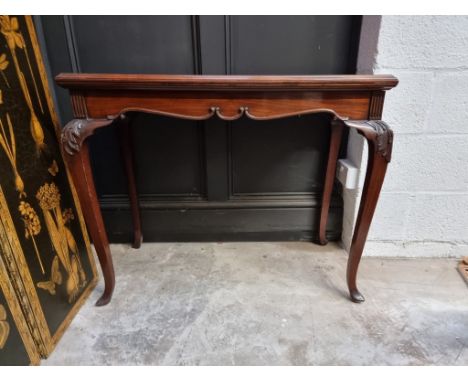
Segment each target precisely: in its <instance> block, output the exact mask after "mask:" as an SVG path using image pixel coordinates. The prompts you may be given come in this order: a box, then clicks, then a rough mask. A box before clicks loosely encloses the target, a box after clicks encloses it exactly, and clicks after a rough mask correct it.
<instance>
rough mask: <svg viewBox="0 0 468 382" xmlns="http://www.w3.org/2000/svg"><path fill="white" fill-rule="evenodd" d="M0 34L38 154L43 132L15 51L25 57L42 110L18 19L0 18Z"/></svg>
mask: <svg viewBox="0 0 468 382" xmlns="http://www.w3.org/2000/svg"><path fill="white" fill-rule="evenodd" d="M0 32H1V33H2V34H3V35H4V36H5V39H6V41H7V45H8V48H9V50H10V53H11V56H12V58H13V64H14V66H15V69H16V73H17V75H18V79H19V81H20V86H21V90H22V91H23V95H24V98H25V99H26V103H27V105H28V108H29V111H30V114H31V116H30V121H29V125H30V129H31V135H32V137H33V139H34V142H35V144H36V150H37V153H38V154H39V153H40V152H41V151H42V150H44V149H45V147H46V146H45V143H44V131H43V129H42V126H41V123H40V122H39V119H38V118H37V115H36V112H35V110H34V106H33V103H32V99H31V94H30V93H29V89H28V85H27V83H26V78H25V77H24V73H23V71H22V70H21V67H20V64H19V61H18V56H17V53H16V50H17V49H20V50H23V51H24V54H25V56H26V61H27V63H28V67H29V72H30V74H31V78H32V81H33V84H34V90H35V92H36V98H37V101H38V103H39V106H40V108H41V111H42V113H44V108H43V106H42V101H41V97H40V96H39V90H38V88H37V83H36V79H35V77H34V73H33V70H32V67H31V61H30V59H29V53H28V48H27V46H26V42H25V40H24V37H23V35H22V33H21V31H20V29H19V23H18V19H17V18H16V17H10V16H0Z"/></svg>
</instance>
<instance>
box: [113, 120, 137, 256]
mask: <svg viewBox="0 0 468 382" xmlns="http://www.w3.org/2000/svg"><path fill="white" fill-rule="evenodd" d="M130 125H131V118H130V117H128V116H125V115H123V116H122V118H121V119H120V121H119V124H118V130H119V138H120V147H121V151H122V157H123V161H124V165H125V173H126V175H127V184H128V197H129V199H130V209H131V211H132V221H133V245H132V246H133V248H140V246H141V242H142V241H143V234H142V229H141V217H140V206H139V202H138V192H137V188H136V180H135V164H134V163H135V162H134V157H133V139H132V134H131V131H130Z"/></svg>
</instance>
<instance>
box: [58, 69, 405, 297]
mask: <svg viewBox="0 0 468 382" xmlns="http://www.w3.org/2000/svg"><path fill="white" fill-rule="evenodd" d="M55 80H56V82H57V84H58V85H60V86H62V87H64V88H66V89H68V90H69V92H70V96H71V103H72V108H73V115H74V119H73V120H71V121H70V122H69V123H68V124H67V125H66V126H65V127H64V128H63V130H62V137H61V141H62V142H61V144H62V148H63V152H64V156H65V159H66V161H67V163H68V167H69V171H70V173H71V176H72V179H73V181H74V183H75V187H76V189H77V193H78V197H79V199H80V202H81V205H82V209H83V213H84V218H85V221H86V224H87V226H88V229H89V232H90V235H91V238H92V240H93V243H94V247H95V249H96V253H97V255H98V258H99V262H100V264H101V267H102V271H103V275H104V280H105V290H104V293H103V295H102V296H101V297H100V299H99V300H98V301H97V303H96V305H105V304H107V303H109V301H110V300H111V297H112V293H113V291H114V286H115V274H114V267H113V263H112V256H111V253H110V249H109V242H108V239H107V234H106V230H105V227H104V222H103V218H102V215H101V210H100V208H99V202H98V198H97V195H96V190H95V187H94V181H93V174H92V171H91V166H90V160H89V148H88V140H89V138H90V137H91V136H92V135H93V133H94V132H95V131H96V130H97V129H100V128H103V127H105V126H108V125H110V124H112V123H113V122H116V124H115V125H117V126H119V129H120V132H121V137H123V138H122V140H121V141H122V143H123V153H124V162H125V167H126V173H127V177H128V186H129V198H130V205H131V210H132V218H133V227H134V230H133V232H134V243H133V246H134V247H136V248H138V247H139V246H140V243H141V240H142V233H141V223H140V212H139V206H138V194H137V189H136V185H135V175H134V171H133V158H132V148H131V145H130V143H129V142H130V140H129V139H126V138H128V137H129V132H130V128H131V124H130V123H129V119H130V117H131V115H132V113H134V112H143V113H151V114H156V115H163V116H169V117H174V118H183V119H190V120H206V119H209V118H220V119H222V120H226V121H233V120H236V119H239V118H250V119H253V120H261V121H264V120H272V119H279V118H286V117H292V116H300V115H306V114H315V113H324V114H328V115H329V116H330V129H331V138H330V146H329V153H328V161H327V168H326V173H325V179H324V187H323V193H322V204H321V209H320V224H319V233H318V238H317V242H318V243H319V244H321V245H325V244H327V238H326V236H325V232H326V231H325V229H326V225H327V219H328V211H329V207H330V199H331V194H332V189H333V182H334V178H335V171H336V164H337V160H338V153H339V148H340V144H341V140H342V136H343V131H344V129H355V130H356V131H357V132H358V133H359V134H361V135H362V136H363V137H364V138H365V140H366V141H367V145H368V153H369V154H368V163H367V170H366V177H365V182H364V188H363V191H362V196H361V201H360V205H359V211H358V216H357V220H356V224H355V228H354V233H353V238H352V243H351V248H350V251H349V258H348V265H347V272H346V278H347V284H348V289H349V293H350V298H351V300H352V301H354V302H363V301H364V297H363V295H362V294H361V293H360V292H359V290H358V288H357V283H356V276H357V271H358V267H359V263H360V260H361V255H362V252H363V249H364V245H365V242H366V238H367V234H368V232H369V227H370V224H371V221H372V218H373V215H374V211H375V207H376V205H377V200H378V197H379V194H380V190H381V187H382V184H383V181H384V177H385V172H386V169H387V164H388V163H389V162H390V158H391V153H392V143H393V132H392V130H391V129H390V128H389V127H388V125H387V124H386V123H385V122H383V121H382V120H381V117H382V108H383V104H384V97H385V92H386V91H387V90H390V89H391V88H393V87H395V86H396V85H397V83H398V80H397V79H396V78H395V77H393V76H391V75H333V76H206V75H202V76H192V75H137V74H83V73H80V74H68V73H63V74H59V75H58V76H57V77H56V78H55ZM310 128H311V129H313V128H314V126H310ZM161 224H164V222H161Z"/></svg>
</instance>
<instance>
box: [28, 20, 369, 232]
mask: <svg viewBox="0 0 468 382" xmlns="http://www.w3.org/2000/svg"><path fill="white" fill-rule="evenodd" d="M36 21H37V23H38V24H40V28H39V30H40V31H42V33H43V41H44V42H45V44H46V49H47V52H48V56H49V66H50V70H51V72H52V74H53V75H55V74H58V73H59V72H64V71H81V72H110V73H112V72H114V73H168V74H171V73H172V74H345V73H354V71H355V67H356V52H357V41H358V37H359V28H360V17H355V16H191V17H190V16H72V17H70V16H42V17H41V18H37V19H36ZM56 95H57V99H58V106H59V109H60V111H61V116H62V119H63V122H66V121H67V120H68V119H70V118H71V115H70V107H69V100H68V96H67V94H66V92H64V91H62V90H59V89H57V94H56ZM327 118H328V117H326V116H308V117H302V118H288V119H284V120H280V121H273V122H254V121H249V120H244V119H243V120H239V121H236V122H233V123H227V122H223V121H219V120H216V119H212V120H210V121H206V122H193V121H181V120H174V119H170V118H164V117H157V116H150V115H143V114H140V115H138V116H137V118H136V120H135V123H134V125H133V138H134V141H135V150H136V153H135V156H136V166H137V169H136V172H137V184H138V189H139V192H140V196H141V207H142V215H143V231H144V237H145V240H147V241H159V240H250V239H255V240H263V239H265V240H289V239H290V240H310V239H312V238H314V236H315V233H316V229H317V223H318V220H317V219H318V208H319V206H320V192H321V188H322V178H323V176H324V166H325V160H326V156H327V153H328V139H329V129H328V119H327ZM91 149H92V159H93V167H94V170H95V174H96V185H97V189H98V193H99V196H100V201H101V206H102V208H103V211H104V218H105V221H106V224H107V227H108V232H109V236H110V239H111V241H127V240H129V239H130V237H131V219H130V213H129V208H128V201H127V196H126V183H125V176H124V172H123V165H122V163H121V157H120V151H119V146H118V141H117V137H116V134H115V132H114V130H113V129H112V128H108V129H106V130H103V131H102V132H99V133H98V134H96V136H95V137H93V139H92V145H91ZM330 213H331V216H330V224H329V227H328V234H329V237H330V239H332V240H333V239H338V238H339V237H340V234H341V219H342V201H341V196H340V194H339V190H338V189H336V190H335V192H334V196H333V200H332V208H331V211H330Z"/></svg>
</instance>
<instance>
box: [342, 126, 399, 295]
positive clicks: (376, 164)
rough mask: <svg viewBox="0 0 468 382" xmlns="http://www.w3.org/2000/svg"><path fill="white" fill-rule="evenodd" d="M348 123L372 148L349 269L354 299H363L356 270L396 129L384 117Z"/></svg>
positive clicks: (350, 285)
mask: <svg viewBox="0 0 468 382" xmlns="http://www.w3.org/2000/svg"><path fill="white" fill-rule="evenodd" d="M346 125H348V126H349V127H353V128H356V129H357V131H358V132H359V133H360V134H361V135H363V136H364V137H365V138H366V140H367V143H368V148H369V150H368V152H369V154H368V162H367V171H366V179H365V182H364V188H363V192H362V197H361V202H360V205H359V212H358V217H357V220H356V226H355V229H354V234H353V239H352V242H351V249H350V252H349V258H348V266H347V272H346V278H347V282H348V289H349V293H350V297H351V300H352V301H354V302H363V301H364V296H363V295H362V294H361V292H359V289H358V287H357V283H356V278H357V271H358V267H359V262H360V260H361V256H362V252H363V250H364V245H365V242H366V239H367V234H368V233H369V228H370V224H371V222H372V218H373V216H374V212H375V208H376V206H377V201H378V199H379V194H380V190H381V188H382V184H383V181H384V178H385V172H386V170H387V165H388V163H389V162H390V158H391V151H392V144H393V133H392V130H390V128H389V127H388V126H387V125H386V124H385V123H384V122H382V121H364V122H357V121H347V122H346Z"/></svg>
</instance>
